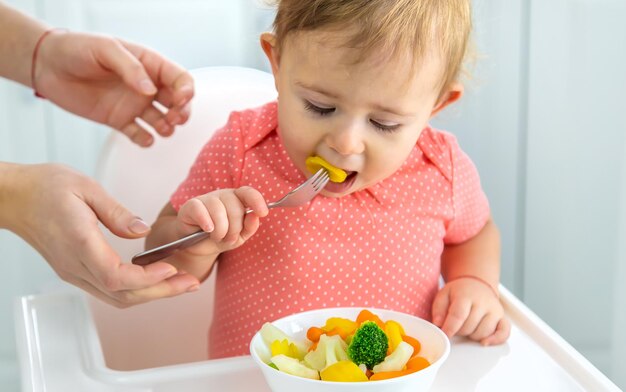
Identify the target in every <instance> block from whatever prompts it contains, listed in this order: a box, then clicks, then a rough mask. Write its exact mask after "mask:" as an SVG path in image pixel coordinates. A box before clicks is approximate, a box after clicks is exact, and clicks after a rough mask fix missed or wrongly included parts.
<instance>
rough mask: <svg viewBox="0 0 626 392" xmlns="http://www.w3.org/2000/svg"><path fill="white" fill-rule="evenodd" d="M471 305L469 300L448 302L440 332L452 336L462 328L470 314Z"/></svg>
mask: <svg viewBox="0 0 626 392" xmlns="http://www.w3.org/2000/svg"><path fill="white" fill-rule="evenodd" d="M471 308H472V304H471V302H470V301H469V300H453V301H451V302H450V307H449V308H448V314H447V315H446V318H445V320H444V322H443V325H442V326H441V330H442V331H443V332H444V333H445V334H446V335H448V336H454V335H456V334H457V332H458V331H459V330H460V329H461V327H462V326H463V323H465V320H466V319H467V316H468V315H469V313H470V310H471Z"/></svg>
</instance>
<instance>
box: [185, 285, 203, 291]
mask: <svg viewBox="0 0 626 392" xmlns="http://www.w3.org/2000/svg"><path fill="white" fill-rule="evenodd" d="M199 288H200V286H199V285H197V284H194V285H192V286H189V288H188V289H187V292H188V293H191V292H194V291H197V290H198V289H199Z"/></svg>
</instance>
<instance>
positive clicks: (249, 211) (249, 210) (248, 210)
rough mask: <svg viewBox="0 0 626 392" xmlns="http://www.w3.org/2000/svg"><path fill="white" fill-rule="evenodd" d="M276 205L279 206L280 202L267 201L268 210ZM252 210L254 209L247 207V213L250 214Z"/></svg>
mask: <svg viewBox="0 0 626 392" xmlns="http://www.w3.org/2000/svg"><path fill="white" fill-rule="evenodd" d="M274 207H278V202H275V201H272V202H269V203H267V209H268V210H271V209H272V208H274ZM251 212H252V209H251V208H248V209H246V212H245V214H246V215H248V214H249V213H251Z"/></svg>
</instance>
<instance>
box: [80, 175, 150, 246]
mask: <svg viewBox="0 0 626 392" xmlns="http://www.w3.org/2000/svg"><path fill="white" fill-rule="evenodd" d="M82 197H83V198H84V201H85V203H86V204H87V206H88V207H89V208H91V210H92V211H93V212H94V213H95V214H96V216H97V217H98V219H99V220H100V221H101V222H102V224H104V226H105V227H106V228H107V229H109V230H110V231H111V232H112V233H113V234H115V235H116V236H118V237H123V238H139V237H144V236H145V235H146V234H148V232H149V231H150V226H148V224H147V223H146V222H144V221H143V220H142V219H141V218H139V217H137V216H136V215H135V214H133V213H131V212H130V211H129V210H127V209H126V208H125V207H124V206H122V205H121V204H120V203H118V202H117V201H116V200H115V199H113V198H112V197H111V196H110V195H109V194H108V193H107V192H106V191H105V190H104V189H103V188H102V187H101V186H100V185H98V184H96V183H95V182H91V184H90V186H89V188H87V189H85V190H84V192H83V194H82ZM98 232H99V231H98Z"/></svg>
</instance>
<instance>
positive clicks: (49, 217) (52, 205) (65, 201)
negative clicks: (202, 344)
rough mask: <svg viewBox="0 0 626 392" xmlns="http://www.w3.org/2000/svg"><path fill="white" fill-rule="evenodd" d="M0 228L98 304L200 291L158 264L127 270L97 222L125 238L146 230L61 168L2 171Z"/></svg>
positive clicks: (190, 280) (96, 188) (120, 303)
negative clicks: (21, 242) (96, 298)
mask: <svg viewBox="0 0 626 392" xmlns="http://www.w3.org/2000/svg"><path fill="white" fill-rule="evenodd" d="M2 184H9V185H10V187H8V186H7V187H3V186H0V205H2V206H3V208H2V209H1V210H0V227H6V228H8V229H10V230H11V231H13V232H15V233H16V234H18V235H19V236H20V237H22V238H23V239H24V240H26V241H27V242H28V243H30V244H31V245H32V246H33V247H34V248H35V249H37V251H38V252H39V253H40V254H41V255H42V256H43V257H44V258H45V259H46V260H47V261H48V263H49V264H50V266H51V267H52V268H53V269H54V271H55V272H56V273H57V274H58V275H59V276H60V277H61V278H62V279H63V280H65V281H67V282H69V283H71V284H73V285H75V286H78V287H80V288H82V289H84V290H85V291H87V292H89V293H91V294H92V295H94V296H96V297H98V298H99V299H101V300H103V301H105V302H107V303H109V304H112V305H115V306H117V307H126V306H130V305H133V304H138V303H142V302H147V301H150V300H153V299H156V298H161V297H169V296H175V295H178V294H181V293H184V292H187V291H194V290H196V289H197V288H198V285H199V282H198V280H197V279H196V278H195V277H193V276H191V275H190V274H186V273H178V272H177V270H176V268H174V267H173V266H171V265H169V264H167V263H163V262H158V263H154V264H151V265H149V266H146V267H140V266H137V265H133V264H126V263H122V260H121V259H120V257H119V255H117V254H116V253H115V251H114V250H113V249H112V248H111V247H110V246H109V244H108V243H107V241H106V238H105V237H104V235H103V233H102V231H101V230H100V227H99V226H98V224H99V222H102V223H103V224H104V226H106V227H107V228H108V229H109V230H110V231H111V232H112V233H113V234H115V235H117V236H120V237H123V238H140V237H144V236H145V235H146V234H147V233H148V231H149V227H148V226H147V225H146V224H145V223H144V222H143V221H142V220H141V219H139V218H137V217H135V216H134V215H133V214H131V213H130V212H129V211H128V210H126V209H125V208H124V207H122V206H121V205H120V204H119V203H117V202H116V201H115V200H113V199H112V198H111V197H110V196H109V195H108V194H107V193H106V192H105V191H104V190H103V189H102V188H101V187H100V186H99V185H98V184H97V183H96V182H95V181H93V180H91V179H90V178H88V177H86V176H84V175H82V174H80V173H77V172H75V171H73V170H71V169H69V168H66V167H64V166H60V165H53V164H44V165H16V164H0V185H2Z"/></svg>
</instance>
